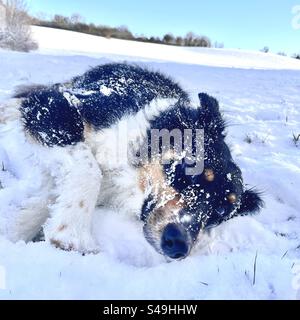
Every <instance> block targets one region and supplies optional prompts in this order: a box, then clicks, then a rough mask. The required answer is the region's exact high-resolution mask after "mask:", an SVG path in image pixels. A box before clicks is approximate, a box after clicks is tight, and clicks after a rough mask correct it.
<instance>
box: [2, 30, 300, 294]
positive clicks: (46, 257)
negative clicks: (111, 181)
mask: <svg viewBox="0 0 300 320" xmlns="http://www.w3.org/2000/svg"><path fill="white" fill-rule="evenodd" d="M33 32H34V36H35V37H36V39H37V40H38V41H39V43H40V50H39V51H37V52H34V53H29V54H23V53H16V52H9V51H3V50H1V51H0V70H1V78H0V165H1V167H0V181H1V184H0V224H1V219H4V218H8V217H9V214H10V212H9V208H11V206H12V205H13V204H16V203H22V201H25V200H26V196H27V194H28V192H30V190H34V189H37V188H39V184H40V181H41V179H42V177H41V172H40V170H39V168H38V166H34V164H35V163H37V159H34V158H32V156H31V154H32V149H31V148H33V147H32V146H30V145H28V144H26V143H24V136H23V134H22V131H21V128H20V125H19V123H18V122H17V121H6V116H7V114H8V113H12V114H14V113H15V110H14V109H13V107H11V108H9V110H8V108H6V109H5V110H4V109H3V108H2V107H1V106H3V105H4V102H8V101H9V100H8V99H9V96H10V95H11V93H12V92H13V90H14V88H15V87H16V86H18V85H22V84H29V83H39V84H48V83H56V82H60V81H66V80H68V79H70V78H71V77H72V76H75V75H78V74H81V73H83V72H84V71H85V70H87V69H88V68H90V67H92V66H96V65H98V64H101V63H106V62H109V61H123V60H129V61H134V62H135V63H138V64H141V65H146V66H148V67H149V68H151V69H155V70H157V69H158V70H160V71H162V72H164V73H166V74H169V75H171V76H172V77H173V78H174V79H176V80H178V81H179V83H180V84H181V85H182V86H183V87H184V88H185V89H187V90H188V92H189V93H190V94H191V96H192V97H194V98H196V97H197V93H198V92H200V91H204V92H208V93H209V94H211V95H213V96H215V97H217V98H218V99H219V101H220V105H221V109H222V111H223V112H224V116H225V119H226V122H227V123H228V129H227V131H228V138H227V141H228V143H229V145H230V147H231V150H232V153H233V157H234V159H235V160H236V161H237V163H238V164H239V166H240V167H241V169H242V171H243V175H244V180H245V181H246V182H247V183H248V184H249V185H250V186H257V187H258V188H259V189H260V190H262V191H263V192H264V200H265V202H266V207H265V209H264V210H263V211H262V212H261V214H259V215H256V216H248V217H239V218H235V219H233V220H231V221H228V222H226V223H223V224H222V225H221V226H219V227H216V228H214V229H212V230H211V231H210V232H209V233H207V234H201V236H200V237H199V244H198V246H197V248H195V249H194V250H193V252H192V254H191V255H190V256H189V257H188V258H186V259H185V260H182V261H173V262H166V261H165V259H164V258H163V257H162V256H160V255H159V254H157V253H155V252H154V250H153V249H152V248H151V247H150V246H149V245H148V243H147V242H146V240H145V239H144V237H143V234H142V228H141V224H140V222H138V221H132V220H130V219H129V218H126V217H124V216H122V215H119V214H118V213H116V212H112V211H110V210H103V209H102V210H97V215H96V219H95V222H94V233H95V235H96V236H97V239H98V241H99V243H100V244H101V252H100V253H99V254H97V255H87V256H81V255H80V254H78V253H76V252H65V251H62V250H59V249H56V248H53V247H51V246H50V245H49V244H47V243H45V242H36V243H32V242H30V243H27V244H26V243H24V242H18V243H12V242H9V241H8V240H6V239H5V237H4V236H2V237H1V238H0V280H1V279H3V278H5V286H4V284H3V283H0V299H34V298H36V299H296V298H297V295H298V299H299V298H300V290H299V288H300V283H299V272H300V268H299V265H300V252H299V251H300V249H299V248H300V197H299V185H300V157H299V152H300V145H299V147H297V146H296V145H295V143H294V142H293V133H294V134H296V135H298V134H299V133H300V109H299V107H300V97H299V89H300V71H299V70H300V62H299V61H297V60H295V59H290V58H287V57H280V56H275V55H272V54H265V53H264V54H263V53H255V52H244V51H239V50H227V49H201V48H197V49H193V48H178V47H170V46H162V45H155V44H146V43H136V42H132V41H123V40H116V39H110V40H108V39H104V38H98V37H94V36H89V35H83V34H77V33H74V32H70V31H61V30H54V29H46V28H39V27H33ZM103 90H104V91H106V89H105V88H103ZM107 93H108V94H109V92H107ZM41 152H42V151H41ZM2 167H3V168H4V169H5V171H2ZM129 201H130V200H129ZM0 229H1V225H0ZM256 255H257V262H256V273H254V263H255V257H256ZM295 270H296V271H295ZM4 271H5V277H4V274H3V273H4ZM2 282H3V281H2ZM3 287H5V289H3ZM297 288H298V293H297Z"/></svg>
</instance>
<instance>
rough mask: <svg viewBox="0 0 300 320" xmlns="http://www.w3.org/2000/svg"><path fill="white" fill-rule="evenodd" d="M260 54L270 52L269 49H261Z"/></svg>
mask: <svg viewBox="0 0 300 320" xmlns="http://www.w3.org/2000/svg"><path fill="white" fill-rule="evenodd" d="M260 51H261V52H264V53H268V52H269V51H270V49H269V47H267V46H266V47H263V48H262V49H261V50H260Z"/></svg>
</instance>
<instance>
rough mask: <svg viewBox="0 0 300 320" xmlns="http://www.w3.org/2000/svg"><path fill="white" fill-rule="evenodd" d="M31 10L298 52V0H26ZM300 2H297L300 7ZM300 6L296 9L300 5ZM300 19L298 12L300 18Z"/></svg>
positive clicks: (236, 45)
mask: <svg viewBox="0 0 300 320" xmlns="http://www.w3.org/2000/svg"><path fill="white" fill-rule="evenodd" d="M27 3H28V6H29V9H30V12H31V13H33V14H36V13H39V12H44V13H47V14H49V15H50V16H51V15H54V14H63V15H71V14H72V13H79V14H80V15H81V16H83V17H84V18H85V20H86V22H93V23H95V24H105V25H109V26H120V25H126V26H128V28H129V29H130V30H131V31H132V32H133V33H134V34H144V35H146V36H149V35H154V36H162V35H164V34H165V33H167V32H171V33H173V34H174V35H184V34H185V33H186V32H188V31H193V32H195V33H197V34H203V35H207V36H208V37H210V38H211V39H212V41H218V42H224V44H225V47H226V48H242V49H251V50H259V49H261V48H263V47H264V46H269V47H270V50H271V51H272V52H278V51H285V52H286V53H288V54H292V53H296V52H297V53H298V52H300V29H298V30H297V29H294V28H293V27H292V19H293V17H295V14H294V15H293V14H292V8H293V7H294V6H295V5H299V6H300V0H180V1H179V0H148V1H145V0H27ZM299 8H300V7H299ZM299 12H300V11H299ZM298 20H299V23H300V18H299V19H298Z"/></svg>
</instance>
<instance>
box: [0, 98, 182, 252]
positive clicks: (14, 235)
mask: <svg viewBox="0 0 300 320" xmlns="http://www.w3.org/2000/svg"><path fill="white" fill-rule="evenodd" d="M175 102H176V101H175V100H173V99H172V100H171V99H161V100H156V101H153V102H152V103H151V104H149V105H148V106H146V107H145V108H144V109H143V110H141V111H139V112H138V113H136V114H134V115H130V116H126V117H123V118H122V119H121V120H120V121H119V122H117V123H116V124H114V125H112V126H111V127H110V128H108V129H104V130H101V131H94V130H86V131H85V141H84V142H82V143H78V144H77V145H75V146H68V147H64V148H62V147H54V148H48V147H43V146H40V145H37V144H36V143H35V142H33V141H32V139H31V138H30V137H27V138H26V143H28V144H29V145H30V147H31V148H32V150H31V152H32V155H31V156H32V157H33V159H35V160H34V161H33V162H32V163H34V164H33V165H36V166H38V167H39V170H40V171H41V172H42V176H43V179H42V181H40V183H39V185H38V186H37V188H33V190H32V193H31V194H30V195H29V196H28V197H27V198H26V201H23V202H22V204H20V205H18V206H17V208H16V210H15V211H16V212H14V214H13V215H11V217H12V216H13V219H10V220H9V223H6V224H5V225H4V223H3V221H4V220H3V219H2V220H1V217H0V222H1V223H2V226H1V228H0V230H1V232H2V233H6V234H7V236H8V237H9V238H10V239H11V240H13V241H18V240H25V241H28V240H30V239H32V238H33V236H34V235H35V234H36V233H37V232H38V231H39V229H40V228H41V226H42V225H43V224H44V234H45V238H46V240H47V241H50V242H52V243H53V244H54V245H57V246H60V247H62V248H64V249H74V250H77V251H80V252H91V251H93V252H94V251H96V250H97V244H96V243H95V242H94V240H93V236H92V221H93V213H94V209H95V206H96V205H97V204H98V205H102V206H109V207H113V208H115V209H117V210H118V211H120V212H121V213H124V214H126V215H129V214H130V215H132V216H135V217H136V216H139V214H140V209H141V206H142V203H143V200H144V197H145V195H144V194H143V192H142V191H141V190H140V188H139V186H138V171H137V169H136V168H135V167H134V166H133V165H132V163H131V160H132V159H131V155H133V154H134V152H136V150H137V148H138V147H139V145H140V144H141V143H142V142H143V139H144V138H145V135H146V132H147V129H148V128H149V121H150V120H152V119H153V118H154V117H156V116H158V115H159V114H160V112H162V111H163V110H166V109H167V108H170V107H172V106H173V105H174V103H175ZM14 103H15V104H19V103H20V101H15V102H14ZM3 110H4V109H3V108H2V109H1V108H0V111H2V112H3ZM10 110H11V109H10ZM7 114H8V113H7ZM12 114H13V116H12V117H11V118H10V119H8V120H7V118H9V117H10V116H7V117H6V118H5V119H6V120H7V121H9V120H14V121H17V120H16V114H15V113H14V112H13V113H12ZM3 127H4V128H5V125H4V126H3ZM19 134H21V133H20V132H19ZM22 134H24V133H22ZM21 140H22V139H21ZM21 143H22V142H21ZM6 152H7V153H8V157H9V154H10V148H9V147H7V148H6ZM0 211H1V209H0ZM0 213H1V212H0ZM2 214H3V213H1V216H2ZM6 214H7V213H6ZM3 215H4V214H3Z"/></svg>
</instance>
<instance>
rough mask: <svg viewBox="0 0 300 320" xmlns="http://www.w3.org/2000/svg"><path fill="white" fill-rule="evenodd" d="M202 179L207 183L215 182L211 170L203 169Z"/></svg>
mask: <svg viewBox="0 0 300 320" xmlns="http://www.w3.org/2000/svg"><path fill="white" fill-rule="evenodd" d="M204 178H205V180H206V181H208V182H212V181H214V180H215V174H214V172H213V170H212V169H205V170H204Z"/></svg>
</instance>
